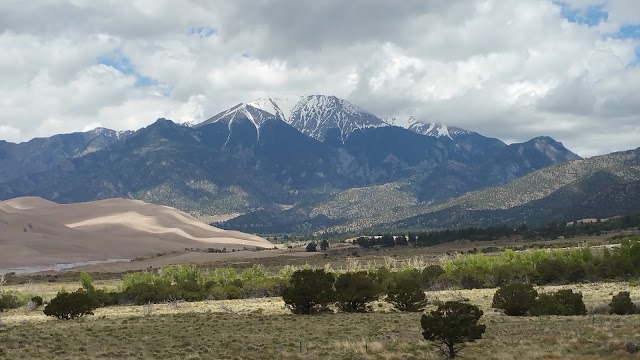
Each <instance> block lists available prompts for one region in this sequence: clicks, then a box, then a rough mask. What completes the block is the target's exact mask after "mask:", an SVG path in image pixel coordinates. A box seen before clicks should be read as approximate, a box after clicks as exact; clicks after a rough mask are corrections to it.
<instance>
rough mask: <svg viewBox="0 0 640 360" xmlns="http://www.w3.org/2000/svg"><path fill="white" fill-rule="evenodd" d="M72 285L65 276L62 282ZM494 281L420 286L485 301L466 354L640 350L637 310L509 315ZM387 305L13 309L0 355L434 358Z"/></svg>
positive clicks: (599, 354) (593, 355) (601, 286)
mask: <svg viewBox="0 0 640 360" xmlns="http://www.w3.org/2000/svg"><path fill="white" fill-rule="evenodd" d="M61 285H63V284H60V283H58V284H50V285H46V284H42V285H41V286H42V287H41V288H39V289H37V290H38V291H47V292H51V291H53V289H54V287H57V288H59V287H60V286H61ZM96 285H98V286H100V285H99V284H96ZM103 285H105V286H107V287H108V286H117V284H116V283H114V282H111V283H104V284H103ZM24 286H27V285H19V286H14V287H9V288H10V289H15V290H24ZM47 286H49V287H51V289H48V288H47ZM76 286H77V283H69V284H66V287H67V289H73V288H74V287H76ZM566 287H568V288H573V289H575V290H578V291H581V292H582V293H583V295H584V300H585V303H586V305H587V308H588V309H593V308H594V307H596V306H598V305H601V304H604V303H607V302H608V301H609V299H610V298H611V296H612V294H615V293H617V292H618V291H622V290H630V291H631V293H632V297H635V298H637V297H638V296H640V287H636V286H630V285H629V284H628V283H595V284H581V285H572V286H566ZM557 288H558V287H545V288H544V289H545V290H555V289H557ZM32 290H34V289H32ZM494 291H495V289H481V290H451V291H430V292H427V296H428V298H429V300H432V301H433V300H442V301H444V300H453V299H457V300H460V299H469V301H470V303H472V304H476V305H478V306H480V307H481V308H482V309H483V310H484V311H485V315H484V317H483V318H482V322H483V323H484V324H486V325H487V332H486V333H485V335H484V338H483V339H482V340H479V341H477V342H476V343H473V344H470V345H468V347H467V348H466V349H465V350H464V356H465V358H467V359H514V358H526V359H636V358H639V357H637V355H639V354H638V353H636V354H631V353H630V352H628V351H627V350H628V349H627V348H626V347H627V344H628V343H631V344H640V325H639V324H640V315H632V316H613V315H588V316H576V317H556V316H545V317H538V318H534V317H519V318H516V317H508V316H504V315H502V314H499V313H496V312H495V311H493V310H492V309H491V308H490V305H491V298H492V296H493V292H494ZM387 306H388V305H386V304H384V303H378V304H374V310H375V312H373V313H369V314H347V313H335V314H326V315H317V316H301V315H291V314H289V312H288V311H287V309H286V308H285V307H284V303H283V302H282V299H280V298H262V299H247V300H226V301H205V302H197V303H180V304H178V305H177V306H176V305H172V304H158V305H152V306H151V307H148V306H117V307H110V308H104V309H98V310H96V312H95V315H94V316H89V317H86V318H84V319H81V320H79V321H67V322H65V321H58V320H53V319H51V318H46V317H45V316H44V315H43V314H42V312H41V311H39V310H37V311H32V312H27V311H26V310H22V309H21V310H13V311H10V312H8V313H5V314H4V315H3V319H2V322H3V326H2V327H0V338H1V339H2V341H1V342H0V359H52V358H53V359H58V358H60V359H111V358H118V359H158V358H164V359H174V358H175V359H438V358H440V356H439V355H438V353H437V352H436V351H435V350H434V349H433V348H432V347H431V346H430V345H429V344H428V343H426V342H424V341H423V340H422V336H421V329H420V324H419V319H420V314H419V313H398V312H394V311H392V310H391V309H389V308H388V307H387ZM634 356H636V357H634Z"/></svg>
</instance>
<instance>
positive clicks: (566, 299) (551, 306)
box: [491, 283, 587, 316]
mask: <svg viewBox="0 0 640 360" xmlns="http://www.w3.org/2000/svg"><path fill="white" fill-rule="evenodd" d="M491 306H492V307H493V308H496V309H500V310H502V311H503V312H504V313H505V314H507V315H509V316H526V315H530V316H542V315H562V316H568V315H586V314H587V308H586V306H585V305H584V301H583V300H582V294H581V293H574V292H573V290H571V289H565V290H558V291H555V292H550V293H545V294H538V292H537V291H536V290H535V289H534V288H533V285H532V284H525V283H512V284H508V285H505V286H502V287H500V288H499V289H498V290H496V293H495V294H494V296H493V303H492V305H491Z"/></svg>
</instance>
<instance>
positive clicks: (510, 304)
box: [491, 283, 538, 316]
mask: <svg viewBox="0 0 640 360" xmlns="http://www.w3.org/2000/svg"><path fill="white" fill-rule="evenodd" d="M537 296H538V292H537V291H536V290H535V289H534V288H533V285H531V284H525V283H512V284H509V285H505V286H502V287H500V288H499V289H498V290H496V293H495V294H494V295H493V303H492V304H491V307H493V308H495V309H500V310H502V311H504V313H505V314H507V315H509V316H524V315H526V314H527V313H528V312H529V309H531V306H533V304H534V303H535V301H536V297H537Z"/></svg>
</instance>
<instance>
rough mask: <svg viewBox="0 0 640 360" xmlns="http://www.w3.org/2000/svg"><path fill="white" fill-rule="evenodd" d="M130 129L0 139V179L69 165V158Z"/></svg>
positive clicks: (120, 136) (121, 136)
mask: <svg viewBox="0 0 640 360" xmlns="http://www.w3.org/2000/svg"><path fill="white" fill-rule="evenodd" d="M131 133H132V132H130V131H114V130H110V129H105V128H97V129H94V130H91V131H87V132H77V133H71V134H62V135H54V136H51V137H48V138H36V139H33V140H31V141H27V142H23V143H19V144H14V143H10V142H6V141H2V140H0V182H6V181H11V180H15V179H19V178H22V177H24V176H27V175H29V174H34V173H38V172H42V171H46V170H49V169H51V168H54V167H69V166H71V163H70V159H74V158H77V157H81V156H84V155H86V154H89V153H92V152H94V151H98V150H101V149H104V148H106V147H108V146H109V145H110V144H112V143H113V142H115V141H118V140H121V139H124V138H126V137H128V136H129V135H131Z"/></svg>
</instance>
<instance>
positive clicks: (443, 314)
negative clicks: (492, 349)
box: [420, 301, 486, 359]
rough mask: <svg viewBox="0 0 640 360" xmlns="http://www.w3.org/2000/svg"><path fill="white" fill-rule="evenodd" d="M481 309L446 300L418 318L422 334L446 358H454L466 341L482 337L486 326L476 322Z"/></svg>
mask: <svg viewBox="0 0 640 360" xmlns="http://www.w3.org/2000/svg"><path fill="white" fill-rule="evenodd" d="M482 314H483V313H482V310H480V309H479V308H478V307H477V306H475V305H471V304H465V303H463V302H459V301H447V302H446V303H444V304H441V305H438V308H437V309H436V310H432V311H431V312H430V313H429V314H423V315H422V318H421V319H420V325H422V330H423V332H422V336H424V338H425V339H426V340H428V341H432V342H433V343H434V346H435V347H436V348H437V349H438V350H439V351H440V352H441V353H442V354H443V355H445V356H446V357H447V358H449V359H453V358H455V357H456V356H457V355H458V354H459V353H460V350H461V349H462V346H463V344H464V343H466V342H473V341H475V340H477V339H481V338H482V334H484V332H485V330H486V326H485V325H482V324H478V321H479V320H480V318H481V317H482Z"/></svg>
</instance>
